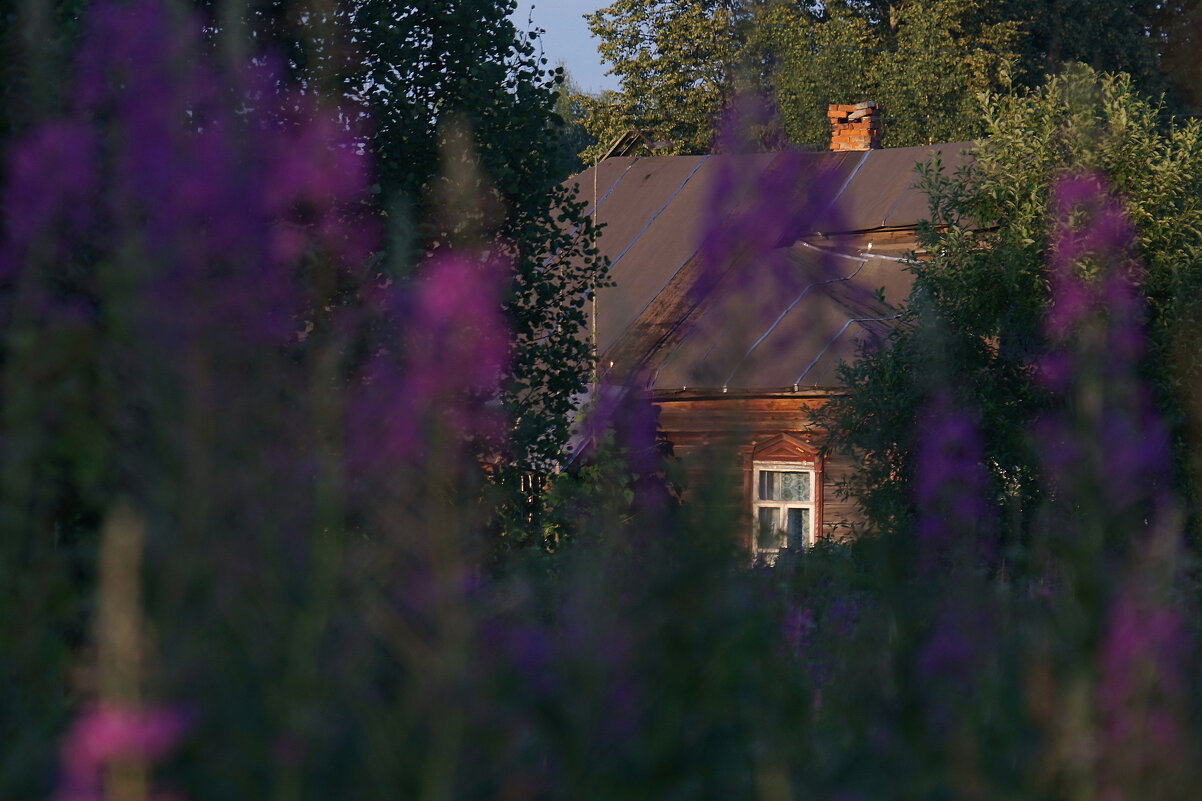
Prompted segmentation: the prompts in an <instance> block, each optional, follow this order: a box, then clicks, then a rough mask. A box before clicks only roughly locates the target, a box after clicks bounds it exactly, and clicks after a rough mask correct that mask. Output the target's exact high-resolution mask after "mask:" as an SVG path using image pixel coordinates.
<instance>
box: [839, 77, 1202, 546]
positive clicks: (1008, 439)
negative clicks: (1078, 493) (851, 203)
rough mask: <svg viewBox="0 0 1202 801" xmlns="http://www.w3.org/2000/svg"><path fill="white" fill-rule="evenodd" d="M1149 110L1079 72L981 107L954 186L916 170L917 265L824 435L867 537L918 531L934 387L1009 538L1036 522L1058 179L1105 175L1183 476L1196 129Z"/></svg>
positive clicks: (1187, 445) (1201, 286) (1196, 249)
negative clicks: (925, 220)
mask: <svg viewBox="0 0 1202 801" xmlns="http://www.w3.org/2000/svg"><path fill="white" fill-rule="evenodd" d="M1161 113H1162V107H1161V106H1159V105H1157V104H1153V103H1150V102H1148V101H1146V100H1144V99H1143V98H1141V97H1140V96H1139V95H1138V94H1136V93H1135V92H1134V90H1133V88H1132V86H1131V82H1130V80H1129V79H1128V78H1127V77H1125V76H1112V75H1106V74H1102V75H1098V74H1096V73H1093V72H1092V71H1090V70H1088V69H1087V68H1083V67H1082V68H1079V69H1076V70H1073V71H1071V72H1069V73H1068V74H1066V75H1065V76H1063V77H1058V78H1054V79H1052V80H1051V81H1050V82H1049V83H1048V84H1047V85H1046V86H1045V87H1043V88H1041V89H1039V90H1036V91H1032V92H1030V93H1027V94H1025V95H1021V96H1013V97H995V98H992V99H991V100H990V104H989V106H988V108H987V113H986V114H985V116H984V118H985V120H986V122H987V125H988V128H987V131H986V133H987V137H986V138H985V139H984V140H983V141H982V142H981V144H980V145H979V146H977V147H976V148H975V149H974V150H973V159H972V160H971V161H970V162H969V163H968V165H967V166H965V167H964V168H962V169H961V170H960V171H958V172H957V173H956V174H954V175H949V174H946V173H945V172H944V171H943V170H942V169H941V168H940V165H938V164H934V165H928V166H927V168H926V169H925V170H924V173H923V176H924V177H923V185H924V187H925V189H926V191H927V192H928V194H929V196H930V199H931V224H930V226H929V227H928V228H927V229H926V230H925V232H924V233H923V234H922V236H921V246H922V248H923V250H924V251H925V254H926V255H925V256H924V257H923V258H921V259H919V260H918V261H916V262H914V263H913V264H912V265H911V267H910V269H911V270H912V271H913V272H914V276H915V283H914V289H913V291H912V292H911V295H910V297H909V298H908V299H907V301H906V305H905V310H904V318H903V319H904V324H903V325H901V326H899V328H898V329H897V330H896V331H895V332H894V334H893V335H892V337H891V338H890V340H889V341H888V342H887V343H885V344H884V346H883V347H880V348H879V349H872V350H869V351H867V352H865V353H864V354H863V358H862V359H861V360H860V361H858V362H857V363H856V364H853V365H849V366H847V367H846V368H845V369H844V371H843V373H842V377H843V378H844V380H846V382H847V384H848V386H849V387H850V388H851V389H852V392H851V393H850V394H849V395H848V396H847V397H846V398H845V399H843V400H841V401H840V402H839V404H837V405H836V406H835V407H834V409H833V411H834V419H833V420H832V425H833V427H834V430H838V431H846V432H848V439H847V442H848V444H849V445H850V447H851V448H852V449H854V451H855V452H856V453H857V455H858V456H859V457H860V459H861V461H860V463H861V464H862V466H863V467H862V471H861V472H860V473H859V475H858V476H857V477H856V478H855V479H854V480H853V482H852V483H851V485H849V487H848V489H849V490H850V491H851V492H852V493H853V494H854V495H856V496H857V497H859V498H860V499H861V500H862V501H863V503H864V505H865V508H866V509H867V510H868V512H869V514H870V516H871V518H872V519H873V521H874V523H875V524H876V525H878V526H879V527H881V528H882V529H884V530H907V529H909V528H910V527H911V525H912V523H913V520H914V519H915V515H916V514H917V510H916V508H915V505H914V502H913V493H912V488H913V485H914V482H915V481H916V480H917V476H916V467H915V453H916V451H915V446H916V444H917V442H918V441H919V440H920V439H921V437H922V436H923V432H922V428H921V425H920V420H921V415H922V409H923V407H924V404H925V403H926V402H927V401H928V399H929V397H930V395H931V392H932V391H933V389H932V388H933V387H937V386H941V385H948V386H953V387H956V388H957V393H958V395H959V396H960V398H961V400H963V401H964V402H965V403H967V404H969V405H970V406H971V407H973V408H976V409H979V410H980V415H981V424H982V426H983V429H984V432H985V442H986V444H987V453H986V459H987V462H988V464H990V465H992V473H993V476H992V477H993V486H994V490H995V492H996V494H997V505H998V506H999V508H1000V509H1001V510H1002V511H1003V512H1004V514H1005V516H1006V526H1005V528H1006V530H1007V531H1009V532H1010V533H1012V534H1014V535H1015V536H1019V535H1022V533H1023V532H1026V531H1027V530H1029V528H1030V526H1031V525H1032V523H1033V517H1032V516H1033V515H1034V514H1036V510H1037V508H1038V507H1037V504H1036V503H1035V500H1036V499H1038V498H1040V497H1042V496H1043V495H1044V493H1045V491H1046V486H1045V485H1043V483H1042V481H1041V480H1040V479H1039V478H1038V476H1037V471H1036V465H1037V463H1038V459H1039V454H1038V450H1039V447H1040V446H1039V445H1038V444H1036V443H1032V442H1031V440H1030V438H1029V436H1028V426H1029V425H1030V422H1031V420H1032V416H1033V414H1034V413H1035V412H1036V411H1037V410H1038V409H1040V408H1043V407H1046V406H1047V405H1048V403H1050V398H1049V395H1048V392H1047V388H1046V386H1044V385H1043V384H1042V382H1041V381H1040V378H1039V374H1038V370H1037V367H1038V358H1039V356H1040V354H1042V353H1043V352H1044V351H1045V350H1046V347H1047V342H1046V340H1045V334H1044V331H1043V329H1042V328H1041V320H1042V319H1043V316H1044V315H1045V313H1046V311H1047V308H1048V302H1049V300H1048V299H1049V292H1048V286H1049V280H1050V279H1049V273H1048V268H1047V266H1046V265H1047V263H1048V258H1049V255H1050V253H1051V249H1052V246H1053V245H1052V239H1051V236H1052V233H1053V232H1052V230H1051V229H1050V228H1049V226H1048V223H1047V220H1048V215H1049V211H1050V208H1051V205H1050V204H1051V203H1052V197H1051V194H1050V187H1051V186H1052V183H1053V182H1054V180H1055V179H1056V178H1057V177H1058V176H1060V175H1062V174H1065V173H1075V174H1086V175H1089V174H1098V175H1101V176H1105V178H1106V180H1107V181H1108V183H1109V186H1110V187H1111V189H1110V191H1111V192H1112V193H1113V194H1114V196H1115V197H1116V198H1120V199H1121V202H1122V203H1123V208H1124V210H1125V213H1126V215H1127V217H1128V219H1129V220H1130V222H1131V225H1132V226H1133V227H1134V230H1135V232H1136V240H1135V248H1136V250H1135V253H1136V254H1137V255H1138V257H1139V258H1140V259H1142V260H1143V262H1144V264H1145V269H1144V271H1143V273H1142V274H1141V276H1140V286H1141V290H1142V291H1143V293H1144V295H1145V297H1146V298H1147V302H1148V333H1149V337H1150V342H1151V352H1150V354H1149V359H1148V361H1147V364H1146V371H1147V376H1148V377H1149V378H1150V379H1151V380H1152V381H1153V382H1154V385H1155V389H1156V392H1157V398H1158V401H1159V406H1160V408H1161V409H1162V410H1163V411H1164V412H1165V413H1167V414H1168V417H1169V420H1170V421H1171V422H1172V424H1173V427H1174V431H1175V432H1176V435H1177V445H1176V450H1177V454H1178V461H1179V467H1180V468H1181V470H1182V472H1181V473H1180V476H1179V477H1180V478H1182V479H1184V476H1185V472H1184V469H1185V459H1186V457H1187V454H1189V453H1196V452H1197V450H1196V449H1197V443H1196V442H1191V441H1188V440H1187V439H1186V437H1187V436H1188V435H1187V433H1186V431H1187V429H1186V422H1185V420H1186V416H1185V412H1184V410H1185V409H1186V408H1187V407H1188V406H1189V405H1190V404H1193V403H1196V402H1197V401H1196V397H1195V395H1194V393H1195V392H1196V390H1195V389H1194V387H1196V385H1197V380H1198V363H1197V359H1196V353H1195V348H1196V341H1197V340H1196V330H1197V326H1198V323H1199V317H1198V311H1199V308H1198V304H1197V301H1196V298H1197V297H1198V294H1199V291H1200V290H1202V199H1200V198H1199V195H1198V192H1197V186H1198V182H1199V181H1200V180H1202V125H1199V123H1198V121H1197V120H1187V121H1166V120H1164V119H1162V117H1161ZM1085 269H1091V268H1085ZM1189 354H1193V355H1189Z"/></svg>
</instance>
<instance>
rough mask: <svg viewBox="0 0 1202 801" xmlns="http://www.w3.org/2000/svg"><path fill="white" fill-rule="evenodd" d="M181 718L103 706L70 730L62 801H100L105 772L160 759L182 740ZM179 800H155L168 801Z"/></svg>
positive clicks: (160, 712) (172, 713)
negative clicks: (116, 766) (118, 765)
mask: <svg viewBox="0 0 1202 801" xmlns="http://www.w3.org/2000/svg"><path fill="white" fill-rule="evenodd" d="M186 728H187V724H186V722H185V720H184V717H183V715H181V714H180V713H179V712H177V711H174V710H171V709H166V708H146V709H133V708H125V707H119V706H111V705H105V704H102V705H99V706H97V707H95V708H93V709H91V710H88V711H86V712H84V713H83V714H82V715H80V716H79V717H78V718H76V720H75V723H74V724H73V725H72V727H71V730H70V731H69V732H68V733H67V736H66V737H65V738H64V739H63V742H62V747H61V754H60V759H61V764H62V776H61V778H60V782H59V788H58V793H57V794H56V796H55V798H56V799H57V800H58V801H101V799H102V798H103V797H104V795H103V792H102V787H101V784H102V778H103V771H104V769H105V768H106V767H107V766H109V765H112V764H114V763H121V762H130V761H141V762H154V761H156V760H159V759H162V758H163V756H165V755H166V754H167V753H168V752H170V750H171V749H172V748H174V747H175V745H176V744H177V743H178V742H179V739H180V737H181V736H182V735H183V733H184V730H185V729H186ZM170 798H175V796H166V795H156V796H153V797H152V801H153V799H158V800H159V801H167V800H168V799H170Z"/></svg>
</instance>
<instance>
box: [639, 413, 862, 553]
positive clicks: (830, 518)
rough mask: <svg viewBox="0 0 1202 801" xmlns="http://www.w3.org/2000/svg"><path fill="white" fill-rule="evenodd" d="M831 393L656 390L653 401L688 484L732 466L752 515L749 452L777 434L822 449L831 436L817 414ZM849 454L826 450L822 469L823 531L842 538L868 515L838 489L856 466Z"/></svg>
mask: <svg viewBox="0 0 1202 801" xmlns="http://www.w3.org/2000/svg"><path fill="white" fill-rule="evenodd" d="M830 395H831V393H829V392H817V393H815V392H809V393H807V392H805V391H803V392H798V393H787V392H786V393H772V394H755V395H726V394H721V393H713V394H705V393H697V392H694V393H689V394H688V395H684V394H678V395H677V396H675V397H673V396H670V395H667V394H666V393H665V394H657V396H656V397H654V398H653V399H652V400H653V403H654V404H655V406H656V407H657V409H658V411H659V425H660V429H661V431H662V432H663V435H664V436H665V437H666V438H667V439H668V441H669V442H671V443H672V446H673V453H674V455H675V456H676V457H677V458H679V459H680V460H681V463H682V465H683V468H684V474H685V479H686V482H687V487H686V491H685V497H686V498H687V497H688V492H689V488H694V487H700V486H704V485H705V484H706V483H707V482H706V481H705V480H704V471H707V470H711V471H713V470H729V471H730V472H729V480H730V482H731V486H732V487H735V488H737V489H738V490H739V493H738V494H739V496H740V497H739V498H738V502H739V503H741V504H742V505H743V506H744V507H745V509H746V511H747V513H748V515H750V507H749V499H748V498H746V497H742V496H743V494H744V493H743V492H742V487H743V459H744V454H745V453H749V452H750V449H751V448H754V447H755V445H756V444H757V443H759V442H763V441H764V440H766V439H768V438H769V437H773V436H775V435H777V434H792V435H793V436H796V437H798V438H799V439H802V440H804V441H806V442H808V443H810V444H811V445H814V446H815V447H818V448H823V447H824V446H825V445H826V444H827V440H828V436H827V433H826V432H825V431H821V430H818V429H816V428H815V427H814V426H813V421H812V415H813V412H814V410H815V409H817V408H820V407H821V406H822V405H823V404H825V403H826V399H827V398H828V397H830ZM853 465H854V463H853V461H852V459H851V458H850V457H847V456H844V455H840V454H831V453H826V454H824V457H823V472H822V499H823V514H822V517H823V519H822V529H821V531H822V534H823V535H824V536H834V537H842V536H846V535H847V534H848V533H850V532H851V530H852V526H855V527H859V526H860V525H862V524H863V520H862V518H861V516H860V514H859V511H858V509H857V508H856V505H855V503H854V501H850V500H843V499H841V498H839V497H838V496H837V494H836V491H835V487H836V482H837V481H838V480H839V479H840V478H842V477H843V476H845V475H846V474H847V473H848V472H849V471H850V470H851V469H852V467H853Z"/></svg>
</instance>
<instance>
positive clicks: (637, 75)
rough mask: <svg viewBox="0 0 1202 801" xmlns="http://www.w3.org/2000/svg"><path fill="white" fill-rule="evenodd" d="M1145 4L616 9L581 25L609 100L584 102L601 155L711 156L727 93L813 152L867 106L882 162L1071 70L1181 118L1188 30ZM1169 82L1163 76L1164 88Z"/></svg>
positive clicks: (974, 1) (977, 124)
mask: <svg viewBox="0 0 1202 801" xmlns="http://www.w3.org/2000/svg"><path fill="white" fill-rule="evenodd" d="M1179 11H1182V14H1174V13H1173V11H1172V10H1171V9H1169V8H1167V5H1166V4H1165V3H1162V2H1153V1H1152V0H1136V2H1131V1H1130V0H1102V2H1086V1H1085V0H1079V1H1078V0H1054V1H1053V0H905V1H904V2H898V1H897V0H894V1H893V2H884V0H879V1H878V0H831V2H825V3H805V2H783V1H782V0H775V1H774V0H724V1H723V2H713V1H712V0H709V1H707V0H621V2H616V3H613V4H611V5H609V6H607V7H605V8H602V9H599V10H598V11H597V12H596V13H595V14H594V15H592V17H590V19H589V24H590V27H591V28H592V30H593V33H594V34H595V35H596V36H598V37H599V38H600V39H601V45H600V50H601V54H602V56H603V58H605V59H606V60H607V61H608V62H609V63H610V65H611V72H612V73H613V74H615V75H617V76H618V77H619V79H620V80H621V90H620V91H619V92H616V93H613V94H610V95H608V96H604V97H601V98H595V99H592V100H591V101H590V102H589V113H590V116H589V119H588V121H587V123H586V124H587V126H588V128H589V130H590V132H591V133H592V134H593V135H594V136H595V137H597V140H598V145H597V146H595V148H594V149H593V150H590V151H589V153H588V154H586V155H594V156H595V155H597V149H598V148H602V147H604V146H605V145H607V144H608V143H609V141H610V140H611V139H612V138H613V136H615V135H617V134H618V133H621V132H622V131H623V130H625V129H627V128H630V127H637V128H641V129H645V130H647V131H650V132H652V133H654V135H655V136H656V137H657V138H659V139H663V140H668V141H670V142H671V148H670V149H669V150H666V151H665V152H674V153H698V152H706V151H708V150H709V149H710V147H711V145H712V139H713V129H714V121H715V119H716V118H717V117H718V116H719V115H720V114H721V113H722V111H723V109H724V108H725V107H726V105H727V104H728V103H729V102H730V100H731V97H732V96H733V94H734V93H735V92H737V91H752V92H758V93H761V94H765V95H768V96H771V98H772V99H773V101H774V103H775V105H776V108H777V111H778V115H779V118H778V120H777V123H776V132H777V133H776V135H775V136H771V135H770V136H765V137H762V144H763V145H764V146H766V147H773V146H778V145H779V143H780V141H781V140H782V139H784V140H787V141H790V142H792V143H794V144H796V145H807V144H808V145H816V144H821V143H824V142H825V140H826V136H827V130H826V121H825V111H826V106H827V105H828V104H830V103H848V102H858V101H860V100H876V101H878V102H880V103H881V105H882V107H883V108H884V110H885V129H884V134H883V141H884V144H885V145H886V146H905V145H913V144H927V143H931V142H938V141H959V140H964V139H970V138H973V137H975V136H979V135H980V134H981V133H982V132H983V131H984V124H983V122H982V119H981V113H980V108H979V106H978V103H977V96H978V95H979V94H980V93H981V92H994V93H1003V92H1007V91H1010V90H1011V89H1021V88H1031V87H1034V86H1037V85H1039V84H1041V83H1042V82H1043V80H1044V78H1045V76H1046V75H1047V74H1049V73H1051V74H1054V73H1056V72H1058V71H1059V70H1060V69H1061V65H1062V64H1063V63H1065V62H1069V61H1080V62H1083V63H1086V64H1089V65H1090V66H1092V67H1093V68H1094V69H1097V70H1106V71H1122V72H1126V73H1128V74H1129V75H1131V76H1132V81H1133V85H1134V86H1135V88H1136V89H1138V90H1139V91H1143V92H1145V93H1148V94H1151V95H1153V96H1155V95H1159V94H1160V93H1162V92H1166V91H1168V92H1169V97H1168V103H1169V107H1170V108H1171V109H1174V110H1177V109H1179V108H1183V107H1182V106H1181V103H1182V102H1183V100H1184V99H1185V98H1187V97H1188V95H1189V92H1190V91H1192V90H1190V89H1189V86H1190V83H1191V82H1190V79H1189V78H1188V77H1186V72H1187V71H1188V70H1187V68H1184V67H1183V66H1181V64H1182V61H1183V59H1184V53H1185V52H1186V50H1185V49H1182V43H1183V42H1186V41H1188V40H1189V38H1190V36H1191V31H1192V28H1191V27H1190V25H1189V24H1188V23H1187V22H1184V21H1183V20H1184V19H1188V15H1186V14H1184V11H1183V10H1181V9H1179ZM1165 70H1169V72H1168V73H1166V72H1165Z"/></svg>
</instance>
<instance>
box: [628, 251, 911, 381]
mask: <svg viewBox="0 0 1202 801" xmlns="http://www.w3.org/2000/svg"><path fill="white" fill-rule="evenodd" d="M781 253H782V254H786V255H785V261H786V263H787V265H788V267H789V269H790V270H791V273H790V272H783V271H775V270H761V271H759V272H758V273H757V274H756V275H755V276H751V277H748V276H741V277H732V278H731V280H730V281H728V282H727V283H726V284H725V285H724V286H723V288H722V290H721V297H720V298H718V299H716V302H715V303H714V304H713V306H711V307H710V308H709V309H708V310H707V311H706V312H705V313H704V314H702V315H700V316H699V318H698V319H697V321H696V322H695V323H693V324H692V325H691V326H690V327H689V330H688V332H687V333H686V334H685V335H684V337H683V338H682V339H681V340H680V341H679V342H678V343H676V344H675V345H674V346H673V347H672V348H671V349H670V350H668V351H667V352H665V353H663V354H662V355H659V354H653V355H652V356H651V359H650V360H651V362H652V363H653V366H654V367H655V368H656V369H655V370H654V372H653V378H652V382H651V384H652V388H654V389H656V390H667V389H679V388H682V387H693V388H705V387H708V388H714V389H719V388H722V389H750V388H785V387H791V386H792V385H795V384H799V385H802V386H806V387H813V386H834V385H837V383H838V382H837V381H836V380H835V377H834V367H835V365H836V364H838V362H839V361H840V360H841V359H849V358H851V357H853V356H854V354H855V350H854V348H855V336H856V334H857V333H859V332H860V330H861V329H862V328H863V327H864V325H865V324H868V323H872V322H874V321H888V320H889V319H890V318H891V317H892V316H893V314H894V312H893V311H892V309H891V308H889V307H888V306H886V305H883V304H881V303H880V302H879V301H878V300H877V299H876V295H875V290H876V289H877V287H881V286H883V287H885V288H886V297H889V298H900V297H904V296H905V293H906V291H908V288H909V283H910V276H909V273H907V272H905V271H904V270H903V265H902V264H900V263H899V262H897V261H894V260H892V259H883V258H874V257H867V258H865V257H861V256H853V255H848V254H832V253H829V252H823V251H820V250H819V249H817V248H813V247H808V246H804V245H798V246H794V247H792V248H789V249H788V250H787V251H785V250H782V251H781Z"/></svg>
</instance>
